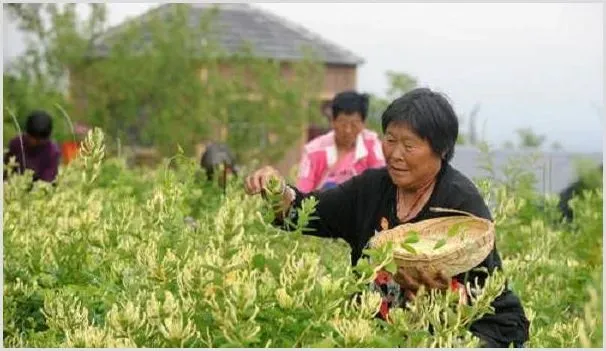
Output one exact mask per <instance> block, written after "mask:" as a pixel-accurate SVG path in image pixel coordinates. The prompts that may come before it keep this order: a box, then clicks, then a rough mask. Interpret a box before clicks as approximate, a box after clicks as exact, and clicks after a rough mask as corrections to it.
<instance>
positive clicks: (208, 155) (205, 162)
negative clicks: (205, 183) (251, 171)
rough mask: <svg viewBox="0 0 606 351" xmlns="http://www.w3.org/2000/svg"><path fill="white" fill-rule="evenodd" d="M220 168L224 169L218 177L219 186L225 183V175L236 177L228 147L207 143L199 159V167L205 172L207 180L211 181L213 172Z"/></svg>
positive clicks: (235, 167) (236, 167)
mask: <svg viewBox="0 0 606 351" xmlns="http://www.w3.org/2000/svg"><path fill="white" fill-rule="evenodd" d="M220 166H223V167H224V174H221V175H220V176H219V184H221V185H223V184H224V183H225V181H226V179H225V177H226V176H227V175H230V174H233V175H235V176H237V175H238V166H237V165H236V159H235V157H234V155H233V154H232V152H231V150H230V149H229V147H228V146H227V145H225V144H222V143H214V142H213V143H209V144H208V145H207V146H206V150H205V151H204V153H203V154H202V157H201V158H200V167H202V169H204V171H205V172H206V177H207V179H208V180H212V179H213V177H214V174H215V170H216V169H218V168H219V167H220Z"/></svg>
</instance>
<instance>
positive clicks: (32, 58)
mask: <svg viewBox="0 0 606 351" xmlns="http://www.w3.org/2000/svg"><path fill="white" fill-rule="evenodd" d="M89 6H91V8H92V11H90V15H89V16H88V17H87V18H85V19H84V20H80V19H79V18H78V16H77V15H76V11H75V8H76V5H73V4H70V5H65V6H61V5H55V4H51V5H33V4H28V5H18V6H15V7H13V8H12V11H13V14H15V16H16V18H17V19H18V21H19V23H20V24H21V27H22V29H23V30H24V31H25V32H27V33H28V34H29V35H30V37H32V38H33V40H32V42H31V43H30V46H29V48H28V52H27V53H26V55H24V58H23V59H22V60H20V61H21V62H27V64H23V65H21V66H20V67H19V69H18V71H19V73H20V76H21V77H26V78H27V79H26V80H25V81H23V85H24V86H25V87H27V89H26V90H27V94H25V95H27V97H26V96H25V95H24V94H19V95H18V96H17V97H12V98H14V99H20V100H21V102H23V101H26V100H27V99H33V101H41V100H42V99H43V97H47V98H48V100H49V101H50V102H52V103H51V105H54V104H60V105H62V106H64V107H65V109H66V110H67V111H68V114H69V115H70V116H72V117H73V118H75V119H78V120H83V121H87V122H89V123H90V124H91V125H95V126H99V127H101V128H103V129H104V130H105V131H106V132H107V134H108V136H110V138H120V139H121V140H124V141H126V142H127V143H129V144H138V145H149V146H154V147H155V148H157V149H158V150H159V151H161V153H163V154H165V155H172V154H174V152H175V151H176V150H177V145H180V146H181V147H182V149H183V150H184V151H185V152H186V153H189V154H191V153H192V152H193V150H194V145H195V144H197V143H198V142H200V141H202V140H203V139H207V138H211V139H212V138H214V139H217V138H219V133H218V128H219V126H221V125H223V126H230V127H231V128H229V129H230V133H229V135H228V139H227V142H228V143H229V144H230V146H232V147H233V148H234V149H235V151H236V153H237V154H240V155H245V156H246V157H243V158H245V159H246V158H248V157H253V158H262V159H263V160H264V161H270V162H271V161H276V160H278V159H279V158H280V157H281V155H283V153H284V151H285V150H287V149H288V147H290V146H292V145H293V144H294V143H295V142H297V140H299V137H300V133H301V130H302V127H303V125H304V124H305V123H306V122H307V121H308V120H309V119H310V118H312V114H311V113H310V111H313V110H314V108H316V102H315V101H314V99H313V94H314V92H317V87H318V86H321V80H320V79H321V77H322V69H321V65H319V64H318V62H317V60H315V58H314V56H313V55H312V53H307V54H306V59H304V60H302V61H301V62H297V63H295V64H293V66H294V67H293V68H294V70H295V72H296V73H295V74H294V77H293V78H292V79H286V78H284V77H282V76H281V75H280V67H279V65H278V63H277V62H274V61H272V60H267V59H263V58H260V57H257V56H255V53H254V51H252V50H250V47H242V50H241V52H240V53H237V54H235V55H230V56H228V55H226V53H225V52H224V50H222V48H221V47H220V46H219V45H218V44H217V43H216V41H215V40H214V38H216V35H217V34H219V33H218V32H219V31H220V30H221V29H220V28H218V27H217V26H215V25H214V18H215V17H216V15H217V13H218V11H219V10H218V9H217V8H215V10H213V11H208V12H207V13H206V16H203V18H200V19H199V21H198V23H195V24H192V23H190V22H189V19H190V16H189V11H190V7H189V6H190V5H188V4H172V5H164V6H160V7H158V8H155V9H153V10H152V11H150V12H148V13H147V14H146V15H144V16H142V17H139V18H137V19H134V20H130V21H128V22H127V23H125V24H123V25H121V26H119V27H115V28H109V29H108V28H107V22H106V20H107V18H106V9H105V6H104V5H103V4H94V5H89ZM44 19H48V20H44ZM43 24H45V25H43ZM175 53H179V54H178V55H176V54H175ZM224 64H229V65H231V66H232V67H233V68H234V70H235V74H232V75H230V76H225V75H224V74H222V73H221V72H222V71H221V69H220V66H221V65H224ZM201 73H204V75H205V76H206V79H201ZM66 77H69V78H70V80H69V81H70V83H71V86H70V87H69V88H70V89H69V93H70V96H69V97H70V100H69V101H66V99H64V98H61V99H59V98H58V95H57V94H58V93H60V92H62V91H64V90H63V89H57V87H61V86H62V84H63V83H62V82H64V81H65V79H66ZM63 85H64V84H63ZM37 86H40V88H37V90H33V88H32V87H37ZM40 91H42V92H43V93H42V94H41V93H39V92H40ZM51 91H52V92H53V94H51ZM59 95H60V94H59ZM251 96H254V97H252V98H251ZM28 101H29V100H28ZM255 101H256V102H255ZM5 102H7V95H6V94H5ZM70 102H71V103H70ZM11 103H12V105H14V106H21V105H22V104H21V103H20V102H17V101H11ZM28 104H30V103H29V102H28V103H27V104H26V105H28ZM253 106H254V107H253ZM5 120H6V119H5ZM263 140H265V141H266V143H265V144H261V145H259V144H260V142H261V141H263Z"/></svg>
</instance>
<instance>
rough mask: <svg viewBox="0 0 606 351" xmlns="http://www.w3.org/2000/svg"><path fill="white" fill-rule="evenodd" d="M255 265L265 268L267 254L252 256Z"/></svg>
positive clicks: (257, 267) (258, 267) (255, 266)
mask: <svg viewBox="0 0 606 351" xmlns="http://www.w3.org/2000/svg"><path fill="white" fill-rule="evenodd" d="M252 264H253V267H254V268H256V269H263V268H264V267H265V256H263V254H256V255H254V256H253V258H252Z"/></svg>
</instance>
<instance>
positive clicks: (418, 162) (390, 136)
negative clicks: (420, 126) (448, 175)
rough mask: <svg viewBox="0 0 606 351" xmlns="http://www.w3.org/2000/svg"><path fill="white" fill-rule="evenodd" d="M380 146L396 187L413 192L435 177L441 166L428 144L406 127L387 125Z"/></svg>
mask: <svg viewBox="0 0 606 351" xmlns="http://www.w3.org/2000/svg"><path fill="white" fill-rule="evenodd" d="M382 144H383V154H384V155H385V161H386V163H387V171H388V173H389V176H390V177H391V179H392V181H393V182H394V184H395V185H396V186H397V187H400V188H404V189H409V190H416V189H418V188H420V187H421V186H423V185H425V184H426V183H427V182H428V181H429V179H430V178H431V177H433V176H435V175H436V174H437V173H438V171H439V170H440V167H441V165H442V161H441V159H440V157H439V156H438V155H436V154H435V153H434V152H433V150H432V149H431V146H430V145H429V142H428V141H427V140H425V139H422V138H421V137H419V136H418V135H417V134H416V133H415V132H414V131H413V130H412V129H410V128H409V127H408V126H407V125H406V124H402V123H390V124H389V125H388V126H387V128H385V135H384V136H383V142H382Z"/></svg>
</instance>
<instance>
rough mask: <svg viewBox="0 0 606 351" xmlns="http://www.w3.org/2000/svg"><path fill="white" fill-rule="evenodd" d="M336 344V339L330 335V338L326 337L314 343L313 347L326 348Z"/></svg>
mask: <svg viewBox="0 0 606 351" xmlns="http://www.w3.org/2000/svg"><path fill="white" fill-rule="evenodd" d="M334 346H335V343H334V341H333V340H332V338H330V337H328V338H325V339H323V340H321V341H319V342H317V343H315V344H313V345H312V346H311V347H312V348H320V349H324V348H332V347H334Z"/></svg>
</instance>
